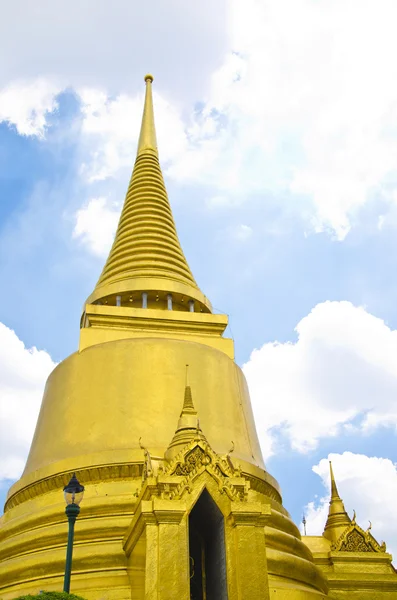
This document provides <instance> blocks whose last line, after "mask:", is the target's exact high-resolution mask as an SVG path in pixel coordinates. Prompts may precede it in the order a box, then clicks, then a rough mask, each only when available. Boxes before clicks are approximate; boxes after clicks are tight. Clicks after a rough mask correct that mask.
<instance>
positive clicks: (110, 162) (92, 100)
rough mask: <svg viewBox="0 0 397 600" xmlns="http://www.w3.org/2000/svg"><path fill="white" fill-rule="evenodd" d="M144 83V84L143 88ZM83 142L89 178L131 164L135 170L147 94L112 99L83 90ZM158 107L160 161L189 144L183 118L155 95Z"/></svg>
mask: <svg viewBox="0 0 397 600" xmlns="http://www.w3.org/2000/svg"><path fill="white" fill-rule="evenodd" d="M143 87H144V85H143V84H142V90H143ZM79 95H80V99H81V102H82V112H83V124H82V134H83V143H85V144H87V152H88V159H87V163H86V164H85V165H84V166H83V172H84V173H85V175H86V176H87V177H88V179H89V180H91V181H95V180H101V179H106V178H107V177H112V176H115V175H116V174H117V172H118V171H119V170H120V169H122V168H124V167H128V168H129V169H132V166H133V162H134V158H135V154H136V146H137V141H138V136H139V131H140V125H141V120H142V110H143V102H144V95H143V93H141V94H138V95H136V96H129V95H127V94H120V95H118V96H116V97H115V98H109V97H108V96H107V95H106V93H104V92H103V91H100V90H96V89H89V88H86V89H82V90H80V92H79ZM154 102H155V106H156V129H157V138H158V139H157V141H158V144H159V147H160V149H161V160H162V161H163V162H165V163H166V162H168V161H170V160H173V159H174V158H175V157H176V156H178V155H179V154H182V153H183V151H184V149H185V147H186V136H185V132H184V129H183V123H182V120H181V117H180V116H179V115H178V113H177V111H176V109H175V108H174V107H173V106H172V105H171V104H170V103H169V102H168V101H167V100H166V99H164V98H163V97H162V96H160V95H158V94H154Z"/></svg>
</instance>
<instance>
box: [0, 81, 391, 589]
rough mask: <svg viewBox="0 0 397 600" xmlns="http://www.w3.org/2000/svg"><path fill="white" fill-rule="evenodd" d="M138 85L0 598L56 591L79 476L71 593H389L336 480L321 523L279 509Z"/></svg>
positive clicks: (380, 547)
mask: <svg viewBox="0 0 397 600" xmlns="http://www.w3.org/2000/svg"><path fill="white" fill-rule="evenodd" d="M145 81H146V96H145V105H144V112H143V119H142V127H141V133H140V138H139V143H138V149H137V157H136V161H135V165H134V168H133V172H132V176H131V180H130V183H129V187H128V191H127V195H126V198H125V203H124V206H123V209H122V213H121V216H120V221H119V224H118V229H117V233H116V236H115V239H114V243H113V246H112V248H111V250H110V253H109V256H108V259H107V261H106V264H105V266H104V268H103V271H102V274H101V275H100V277H99V280H98V283H97V285H96V287H95V289H94V290H93V292H92V294H91V295H90V296H89V298H88V299H87V301H86V303H85V305H84V309H83V314H82V317H81V324H80V325H81V329H80V343H79V348H78V351H77V352H75V353H74V354H72V355H71V356H69V357H68V358H66V359H65V360H64V361H62V362H61V363H60V364H59V365H58V366H57V367H56V368H55V369H54V371H53V372H52V373H51V375H50V376H49V378H48V381H47V384H46V387H45V391H44V397H43V402H42V406H41V411H40V415H39V418H38V422H37V426H36V431H35V435H34V438H33V441H32V445H31V449H30V453H29V456H28V459H27V463H26V467H25V470H24V472H23V474H22V477H21V479H20V480H19V481H17V482H16V483H15V484H14V485H13V486H12V487H11V489H10V490H9V493H8V497H7V501H6V504H5V509H4V515H3V516H2V517H1V519H0V598H1V599H2V600H11V599H13V598H16V597H18V596H20V595H22V594H28V593H30V594H33V593H38V592H39V591H40V590H61V589H62V583H63V573H64V567H65V548H66V538H67V522H66V519H65V515H64V502H63V495H62V488H63V486H64V485H65V484H66V483H67V482H68V481H69V479H70V477H71V475H72V474H73V473H74V472H76V475H77V477H78V479H79V480H80V482H81V483H83V484H84V486H85V496H84V502H83V503H82V506H81V513H80V516H79V518H78V521H77V524H76V537H75V545H74V555H73V573H72V580H71V591H72V592H73V593H75V594H78V595H80V596H82V597H83V598H86V599H87V600H204V599H206V600H226V599H228V600H325V599H328V598H329V599H334V600H338V599H340V600H342V599H347V598H349V599H353V600H354V599H356V600H358V599H362V600H370V599H371V600H392V599H393V598H394V599H395V598H397V575H396V572H395V570H394V567H393V566H392V563H391V556H390V555H389V554H388V553H387V552H386V549H385V546H384V544H378V542H377V541H376V540H375V539H374V537H373V536H372V535H371V533H370V531H364V530H362V529H361V528H360V527H359V526H358V525H357V523H356V520H355V518H353V519H351V518H350V517H349V516H348V515H347V513H346V511H345V508H344V505H343V502H342V500H341V499H340V497H339V494H338V491H337V488H336V483H335V480H334V478H333V477H332V497H331V502H330V509H329V517H328V521H327V524H326V527H325V530H324V534H323V535H322V536H318V537H311V536H307V537H303V538H302V537H301V534H300V532H299V529H298V527H297V526H296V525H295V524H294V523H293V521H292V520H291V517H290V516H289V514H288V512H287V510H286V509H285V507H284V506H283V503H282V497H281V491H280V488H279V486H278V484H277V481H276V480H275V479H274V478H273V477H272V476H271V474H270V473H269V472H268V471H267V470H266V468H265V465H264V462H263V458H262V455H261V449H260V445H259V441H258V437H257V433H256V430H255V423H254V419H253V414H252V410H251V404H250V398H249V393H248V388H247V384H246V381H245V378H244V376H243V374H242V371H241V370H240V368H239V367H238V366H237V365H236V363H235V362H234V347H233V341H232V340H231V339H228V338H226V337H224V331H225V329H226V326H227V317H226V315H222V314H215V313H214V312H213V310H212V308H211V303H210V301H209V299H208V298H207V297H206V296H205V295H204V294H203V292H202V291H201V290H200V288H199V287H198V285H197V283H196V281H195V279H194V277H193V275H192V273H191V271H190V268H189V265H188V264H187V261H186V258H185V256H184V253H183V250H182V248H181V245H180V243H179V239H178V236H177V232H176V227H175V224H174V220H173V216H172V212H171V208H170V204H169V201H168V197H167V192H166V189H165V186H164V181H163V176H162V172H161V169H160V164H159V157H158V149H157V142H156V133H155V126H154V115H153V101H152V81H153V78H152V77H151V76H150V75H147V76H146V78H145Z"/></svg>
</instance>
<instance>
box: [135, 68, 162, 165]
mask: <svg viewBox="0 0 397 600" xmlns="http://www.w3.org/2000/svg"><path fill="white" fill-rule="evenodd" d="M145 82H146V93H145V105H144V108H143V116H142V125H141V133H140V136H139V142H138V151H137V156H139V155H140V154H142V153H143V152H150V153H151V154H155V155H156V156H158V152H157V138H156V128H155V125H154V111H153V97H152V82H153V75H150V74H149V73H148V74H147V75H145Z"/></svg>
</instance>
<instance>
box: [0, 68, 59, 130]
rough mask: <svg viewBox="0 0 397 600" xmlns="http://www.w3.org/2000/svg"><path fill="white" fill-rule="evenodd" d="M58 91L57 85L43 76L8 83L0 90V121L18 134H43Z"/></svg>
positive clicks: (56, 106)
mask: <svg viewBox="0 0 397 600" xmlns="http://www.w3.org/2000/svg"><path fill="white" fill-rule="evenodd" d="M60 91H61V87H60V86H59V85H56V84H55V83H51V82H50V81H47V80H45V79H36V80H34V81H30V82H26V81H25V82H23V81H19V82H13V83H11V84H9V85H8V86H6V87H5V88H3V89H1V90H0V122H2V121H3V122H6V123H8V124H9V125H14V126H15V127H16V129H17V131H18V133H19V134H20V135H26V136H37V137H40V138H43V137H44V135H45V130H46V126H47V117H48V115H49V114H50V113H53V112H54V111H55V110H56V109H57V108H58V104H57V101H56V96H57V95H58V94H59V93H60Z"/></svg>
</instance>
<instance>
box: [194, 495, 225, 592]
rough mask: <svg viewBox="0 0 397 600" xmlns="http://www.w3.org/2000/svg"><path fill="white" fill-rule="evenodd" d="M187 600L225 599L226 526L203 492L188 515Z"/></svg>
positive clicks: (213, 503)
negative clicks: (188, 576) (188, 588)
mask: <svg viewBox="0 0 397 600" xmlns="http://www.w3.org/2000/svg"><path fill="white" fill-rule="evenodd" d="M189 558H190V599H191V600H227V583H226V551H225V525H224V519H223V515H222V513H221V511H220V510H219V508H218V507H217V505H216V504H215V502H214V501H213V499H212V498H211V496H210V494H209V493H208V492H207V490H204V491H203V493H202V494H201V496H200V498H199V499H198V500H197V502H196V504H195V505H194V508H193V510H192V512H191V513H190V516H189Z"/></svg>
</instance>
